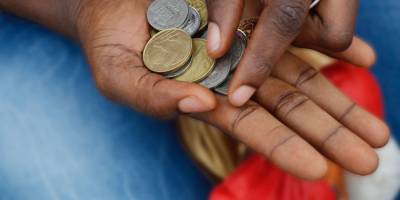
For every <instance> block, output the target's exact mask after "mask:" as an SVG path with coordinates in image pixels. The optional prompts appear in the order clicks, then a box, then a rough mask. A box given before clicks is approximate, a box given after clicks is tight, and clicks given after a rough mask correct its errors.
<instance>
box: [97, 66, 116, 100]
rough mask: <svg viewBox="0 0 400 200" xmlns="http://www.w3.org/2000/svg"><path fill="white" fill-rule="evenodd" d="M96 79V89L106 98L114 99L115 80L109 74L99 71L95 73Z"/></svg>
mask: <svg viewBox="0 0 400 200" xmlns="http://www.w3.org/2000/svg"><path fill="white" fill-rule="evenodd" d="M94 79H95V82H96V87H97V88H98V90H99V91H100V93H101V94H103V95H104V96H105V97H107V98H109V99H111V100H114V99H113V91H114V90H113V82H114V81H113V78H112V76H110V74H109V73H107V72H105V71H104V70H97V71H95V72H94Z"/></svg>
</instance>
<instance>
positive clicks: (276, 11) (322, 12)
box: [207, 0, 370, 106]
mask: <svg viewBox="0 0 400 200" xmlns="http://www.w3.org/2000/svg"><path fill="white" fill-rule="evenodd" d="M249 2H250V4H258V5H259V8H260V9H259V10H258V12H259V22H258V24H257V26H256V28H255V30H254V33H253V34H252V38H251V40H250V42H249V45H248V48H247V50H246V52H245V55H244V57H243V59H242V61H241V63H240V64H239V67H238V69H237V71H236V73H235V75H234V77H233V80H232V83H231V85H230V88H229V100H230V102H231V103H232V105H234V106H242V105H244V104H245V103H246V102H247V101H248V100H249V99H250V98H251V97H252V96H253V94H254V93H255V92H256V89H257V88H259V87H260V86H261V85H262V84H263V83H264V81H265V80H266V79H267V78H268V77H269V75H270V74H271V72H272V70H273V68H274V67H275V66H276V64H277V62H278V61H279V59H280V58H281V56H282V55H283V54H284V53H285V52H286V50H287V49H288V47H289V45H291V44H294V45H296V46H299V47H305V48H311V49H315V50H318V51H320V52H323V53H326V54H328V55H331V56H335V57H338V58H341V59H346V58H349V55H348V54H346V52H344V53H338V52H343V51H346V50H347V49H349V47H351V46H358V45H360V44H357V43H359V40H354V41H353V36H354V26H355V21H356V16H357V9H358V0H322V1H320V3H319V4H318V5H317V7H315V8H314V9H312V10H311V11H310V4H311V2H312V0H246V1H245V0H208V1H207V3H208V9H209V32H208V33H209V34H208V51H209V55H210V56H211V57H214V58H219V57H221V56H222V55H224V54H225V53H226V52H227V51H228V50H229V48H230V46H231V44H232V40H233V38H234V33H235V31H236V29H237V27H238V24H239V22H240V17H241V16H242V13H243V10H244V7H245V6H244V5H245V3H246V4H247V3H249ZM226 10H229V12H225V11H226ZM257 16H258V15H257ZM354 43H355V44H354ZM353 50H354V49H353ZM352 60H356V59H352ZM359 60H360V59H358V60H356V61H357V62H355V63H356V64H360V65H368V64H370V62H368V61H366V62H362V61H361V62H360V61H359Z"/></svg>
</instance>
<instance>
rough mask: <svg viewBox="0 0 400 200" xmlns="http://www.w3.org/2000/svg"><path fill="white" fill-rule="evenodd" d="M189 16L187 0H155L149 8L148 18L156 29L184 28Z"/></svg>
mask: <svg viewBox="0 0 400 200" xmlns="http://www.w3.org/2000/svg"><path fill="white" fill-rule="evenodd" d="M188 16H189V5H188V3H187V2H186V1H185V0H155V1H153V3H152V4H151V5H150V6H149V8H148V10H147V20H148V22H149V24H150V25H151V26H152V27H153V28H155V29H156V30H159V31H162V30H165V29H169V28H182V27H183V26H184V25H185V23H186V22H187V18H188Z"/></svg>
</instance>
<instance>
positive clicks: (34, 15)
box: [0, 0, 82, 37]
mask: <svg viewBox="0 0 400 200" xmlns="http://www.w3.org/2000/svg"><path fill="white" fill-rule="evenodd" d="M81 1H82V0H34V1H33V0H30V1H29V0H28V1H27V0H0V10H4V11H6V12H10V13H13V14H15V15H18V16H21V17H24V18H26V19H29V20H32V21H35V22H37V23H39V24H42V25H44V26H46V27H49V28H51V29H53V30H56V31H58V32H61V33H63V34H65V35H68V36H70V37H75V35H76V28H75V21H76V20H75V19H76V17H77V16H78V12H77V11H78V10H79V9H77V7H78V6H79V2H81Z"/></svg>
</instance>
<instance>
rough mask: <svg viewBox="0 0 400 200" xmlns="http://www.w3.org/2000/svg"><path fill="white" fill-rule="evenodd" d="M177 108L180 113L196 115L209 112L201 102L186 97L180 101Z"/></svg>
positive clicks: (207, 107)
mask: <svg viewBox="0 0 400 200" xmlns="http://www.w3.org/2000/svg"><path fill="white" fill-rule="evenodd" d="M178 108H179V110H180V111H181V112H184V113H198V112H205V111H208V110H209V106H207V105H206V104H205V103H204V102H203V101H201V100H200V99H199V98H197V97H194V96H191V97H186V98H184V99H182V100H180V101H179V103H178Z"/></svg>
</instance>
